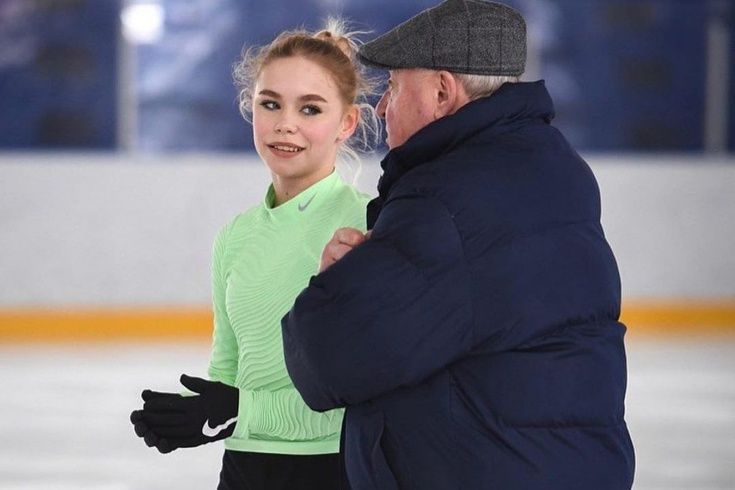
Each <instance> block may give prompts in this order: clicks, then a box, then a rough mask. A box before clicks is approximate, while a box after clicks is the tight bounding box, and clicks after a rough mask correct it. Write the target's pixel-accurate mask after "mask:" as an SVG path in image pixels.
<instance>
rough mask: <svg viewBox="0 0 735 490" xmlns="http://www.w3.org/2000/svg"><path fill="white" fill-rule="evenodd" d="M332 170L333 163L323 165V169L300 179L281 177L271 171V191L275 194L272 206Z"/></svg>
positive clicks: (310, 184)
mask: <svg viewBox="0 0 735 490" xmlns="http://www.w3.org/2000/svg"><path fill="white" fill-rule="evenodd" d="M333 171H334V165H331V166H325V167H324V169H323V171H321V172H318V173H315V174H311V175H309V176H308V177H305V178H301V179H292V178H283V177H281V176H279V175H277V174H275V173H272V172H271V177H272V179H273V191H274V194H275V202H274V203H273V205H274V207H276V206H280V205H281V204H283V203H285V202H287V201H290V200H291V199H293V198H294V197H295V196H297V195H299V194H300V193H302V192H303V191H305V190H306V189H308V188H309V187H311V186H312V185H314V184H316V183H317V182H319V181H320V180H322V179H324V178H326V177H328V176H329V175H330V174H331V173H332V172H333Z"/></svg>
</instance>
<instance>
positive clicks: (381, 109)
mask: <svg viewBox="0 0 735 490" xmlns="http://www.w3.org/2000/svg"><path fill="white" fill-rule="evenodd" d="M387 105H388V91H387V90H386V91H385V92H383V95H382V97H380V100H379V101H378V103H377V104H375V113H376V114H377V115H378V117H380V118H381V119H385V107H386V106H387Z"/></svg>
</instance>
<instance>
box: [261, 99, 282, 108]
mask: <svg viewBox="0 0 735 490" xmlns="http://www.w3.org/2000/svg"><path fill="white" fill-rule="evenodd" d="M260 105H261V106H262V107H265V108H266V109H268V110H269V111H274V110H276V109H278V102H276V101H274V100H264V101H263V102H261V103H260Z"/></svg>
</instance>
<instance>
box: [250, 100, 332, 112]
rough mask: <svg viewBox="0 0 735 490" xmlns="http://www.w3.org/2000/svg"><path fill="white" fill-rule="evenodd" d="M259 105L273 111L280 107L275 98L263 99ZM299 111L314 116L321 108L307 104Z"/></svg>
mask: <svg viewBox="0 0 735 490" xmlns="http://www.w3.org/2000/svg"><path fill="white" fill-rule="evenodd" d="M260 105H261V107H263V108H264V109H266V110H268V111H275V110H277V109H280V108H281V106H280V105H279V104H278V102H276V101H275V100H264V101H262V102H261V103H260ZM304 111H307V112H304ZM300 112H302V113H303V114H304V115H306V116H316V115H317V114H321V113H322V110H321V109H320V108H319V107H318V106H315V105H311V104H309V105H305V106H304V107H302V108H301V111H300Z"/></svg>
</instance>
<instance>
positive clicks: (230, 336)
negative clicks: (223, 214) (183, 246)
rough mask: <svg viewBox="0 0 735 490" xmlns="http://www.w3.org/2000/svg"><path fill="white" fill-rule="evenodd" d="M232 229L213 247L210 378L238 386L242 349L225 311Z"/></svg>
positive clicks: (220, 234) (219, 238) (218, 236)
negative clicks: (227, 255) (226, 261)
mask: <svg viewBox="0 0 735 490" xmlns="http://www.w3.org/2000/svg"><path fill="white" fill-rule="evenodd" d="M228 231H229V226H225V227H223V228H222V229H221V230H220V232H219V233H218V234H217V237H216V239H215V241H214V246H213V247H212V310H213V313H214V331H213V334H212V353H211V356H210V361H209V378H210V379H212V380H215V381H221V382H223V383H226V384H229V385H231V386H234V385H235V379H236V377H237V369H238V348H237V340H236V338H235V333H234V331H233V330H232V325H231V324H230V319H229V317H228V316H227V309H226V308H225V290H226V282H225V271H224V266H223V261H224V255H225V250H226V242H227V235H228Z"/></svg>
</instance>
